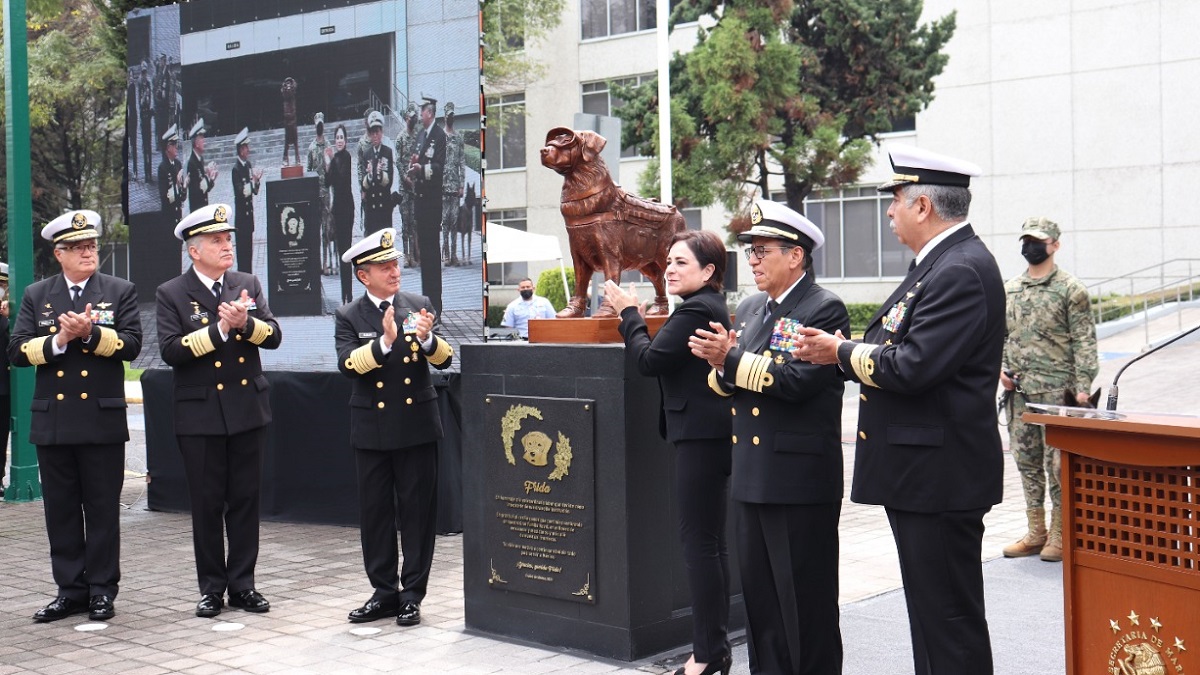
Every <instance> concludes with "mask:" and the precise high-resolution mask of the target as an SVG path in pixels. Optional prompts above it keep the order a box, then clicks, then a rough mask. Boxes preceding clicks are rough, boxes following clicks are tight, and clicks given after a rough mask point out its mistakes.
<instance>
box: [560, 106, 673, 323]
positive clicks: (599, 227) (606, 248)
mask: <svg viewBox="0 0 1200 675" xmlns="http://www.w3.org/2000/svg"><path fill="white" fill-rule="evenodd" d="M607 143H608V141H607V140H605V138H604V137H603V136H601V135H599V134H597V133H594V132H591V131H573V130H571V129H567V128H565V127H556V128H554V129H551V130H550V131H549V132H547V134H546V145H545V147H543V148H542V151H541V154H542V165H543V166H545V167H547V168H549V169H553V170H554V171H555V172H557V173H558V174H560V175H562V177H563V188H562V198H561V199H562V203H561V205H560V211H562V215H563V220H565V221H566V223H567V241H568V242H569V243H570V246H571V261H572V262H573V263H574V264H575V291H574V293H573V294H572V295H571V299H570V300H569V301H567V306H566V307H565V308H564V309H563V310H562V311H561V312H559V313H558V316H559V317H561V318H570V317H581V316H583V315H584V311H585V310H586V308H587V287H588V284H589V283H590V282H591V280H592V273H593V272H595V271H597V270H599V271H601V272H603V273H604V278H605V279H608V280H611V281H613V282H616V283H620V281H621V278H620V277H621V272H623V271H625V270H639V271H640V272H641V273H642V274H644V275H646V276H647V277H649V279H650V281H651V283H652V284H654V304H653V305H651V306H650V308H649V309H648V310H647V311H646V314H647V315H665V314H666V313H667V311H668V310H667V289H666V284H665V281H664V276H665V274H666V263H667V251H668V249H670V247H671V238H672V237H673V236H675V233H676V232H681V231H683V230H684V229H685V227H686V225H685V223H684V220H683V215H682V214H680V213H679V211H678V210H677V209H676V208H675V207H674V206H668V205H665V204H660V203H658V202H657V201H654V200H650V199H642V198H641V197H635V196H634V195H631V194H629V193H627V192H625V191H624V190H622V189H621V186H619V185H617V184H616V183H614V182H613V180H612V176H611V175H610V174H609V172H608V167H607V166H606V165H605V164H604V160H603V159H601V158H600V151H601V150H603V149H604V146H605V145H606V144H607ZM596 316H616V312H615V311H614V310H613V308H612V306H611V305H610V304H609V303H608V301H605V302H604V303H602V304H601V306H600V310H599V311H598V312H597V314H596Z"/></svg>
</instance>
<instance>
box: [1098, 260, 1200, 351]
mask: <svg viewBox="0 0 1200 675" xmlns="http://www.w3.org/2000/svg"><path fill="white" fill-rule="evenodd" d="M1087 289H1088V296H1089V297H1090V298H1092V311H1093V313H1094V315H1095V319H1096V323H1097V324H1101V323H1104V322H1106V321H1113V320H1116V319H1120V318H1122V317H1126V316H1130V315H1140V322H1141V324H1142V330H1143V332H1144V334H1145V339H1146V344H1150V343H1151V335H1150V321H1151V319H1158V318H1162V317H1163V316H1165V315H1166V314H1161V313H1159V314H1156V315H1154V316H1152V314H1154V313H1153V312H1151V310H1152V309H1154V308H1157V307H1164V306H1166V305H1171V309H1168V310H1166V312H1167V314H1169V313H1170V312H1175V314H1176V316H1177V318H1178V324H1179V326H1178V327H1179V329H1182V328H1183V309H1184V303H1186V302H1192V301H1195V300H1200V258H1175V259H1172V260H1167V261H1165V262H1161V263H1158V264H1156V265H1151V266H1149V267H1144V268H1142V269H1139V270H1134V271H1132V272H1128V273H1126V274H1122V275H1120V276H1117V277H1112V278H1111V279H1105V280H1103V281H1097V282H1093V283H1090V284H1087Z"/></svg>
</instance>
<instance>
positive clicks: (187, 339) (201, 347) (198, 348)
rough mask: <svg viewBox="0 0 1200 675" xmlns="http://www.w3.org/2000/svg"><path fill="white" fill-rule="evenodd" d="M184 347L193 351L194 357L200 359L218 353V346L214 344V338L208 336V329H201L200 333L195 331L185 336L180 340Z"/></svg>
mask: <svg viewBox="0 0 1200 675" xmlns="http://www.w3.org/2000/svg"><path fill="white" fill-rule="evenodd" d="M180 342H182V343H183V346H184V347H187V348H188V349H190V350H192V355H193V356H195V357H196V358H200V357H201V356H204V355H205V354H208V353H209V352H215V351H217V346H216V345H214V344H213V341H212V338H211V337H209V335H208V329H207V328H201V329H200V330H198V331H193V332H191V333H188V334H187V335H184V336H183V339H182V340H180Z"/></svg>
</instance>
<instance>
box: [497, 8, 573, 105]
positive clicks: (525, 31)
mask: <svg viewBox="0 0 1200 675" xmlns="http://www.w3.org/2000/svg"><path fill="white" fill-rule="evenodd" d="M565 4H566V0H482V5H483V37H482V40H481V41H482V43H483V75H484V79H485V80H486V87H487V88H488V89H494V90H496V91H506V90H512V89H517V88H523V87H524V83H525V82H527V81H529V80H530V79H533V78H536V77H538V76H539V75H540V74H541V73H542V72H543V69H544V68H545V66H544V65H543V64H540V63H538V62H536V61H534V60H533V59H531V58H529V55H528V53H527V52H526V51H525V47H526V45H528V44H530V43H532V42H536V41H537V40H540V39H542V38H544V37H545V36H546V34H547V33H549V32H550V31H552V30H554V29H555V28H556V27H557V26H558V24H559V22H560V21H561V20H562V12H563V7H564V5H565Z"/></svg>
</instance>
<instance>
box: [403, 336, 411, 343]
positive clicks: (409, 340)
mask: <svg viewBox="0 0 1200 675" xmlns="http://www.w3.org/2000/svg"><path fill="white" fill-rule="evenodd" d="M404 341H405V342H412V336H411V335H405V336H404Z"/></svg>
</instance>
